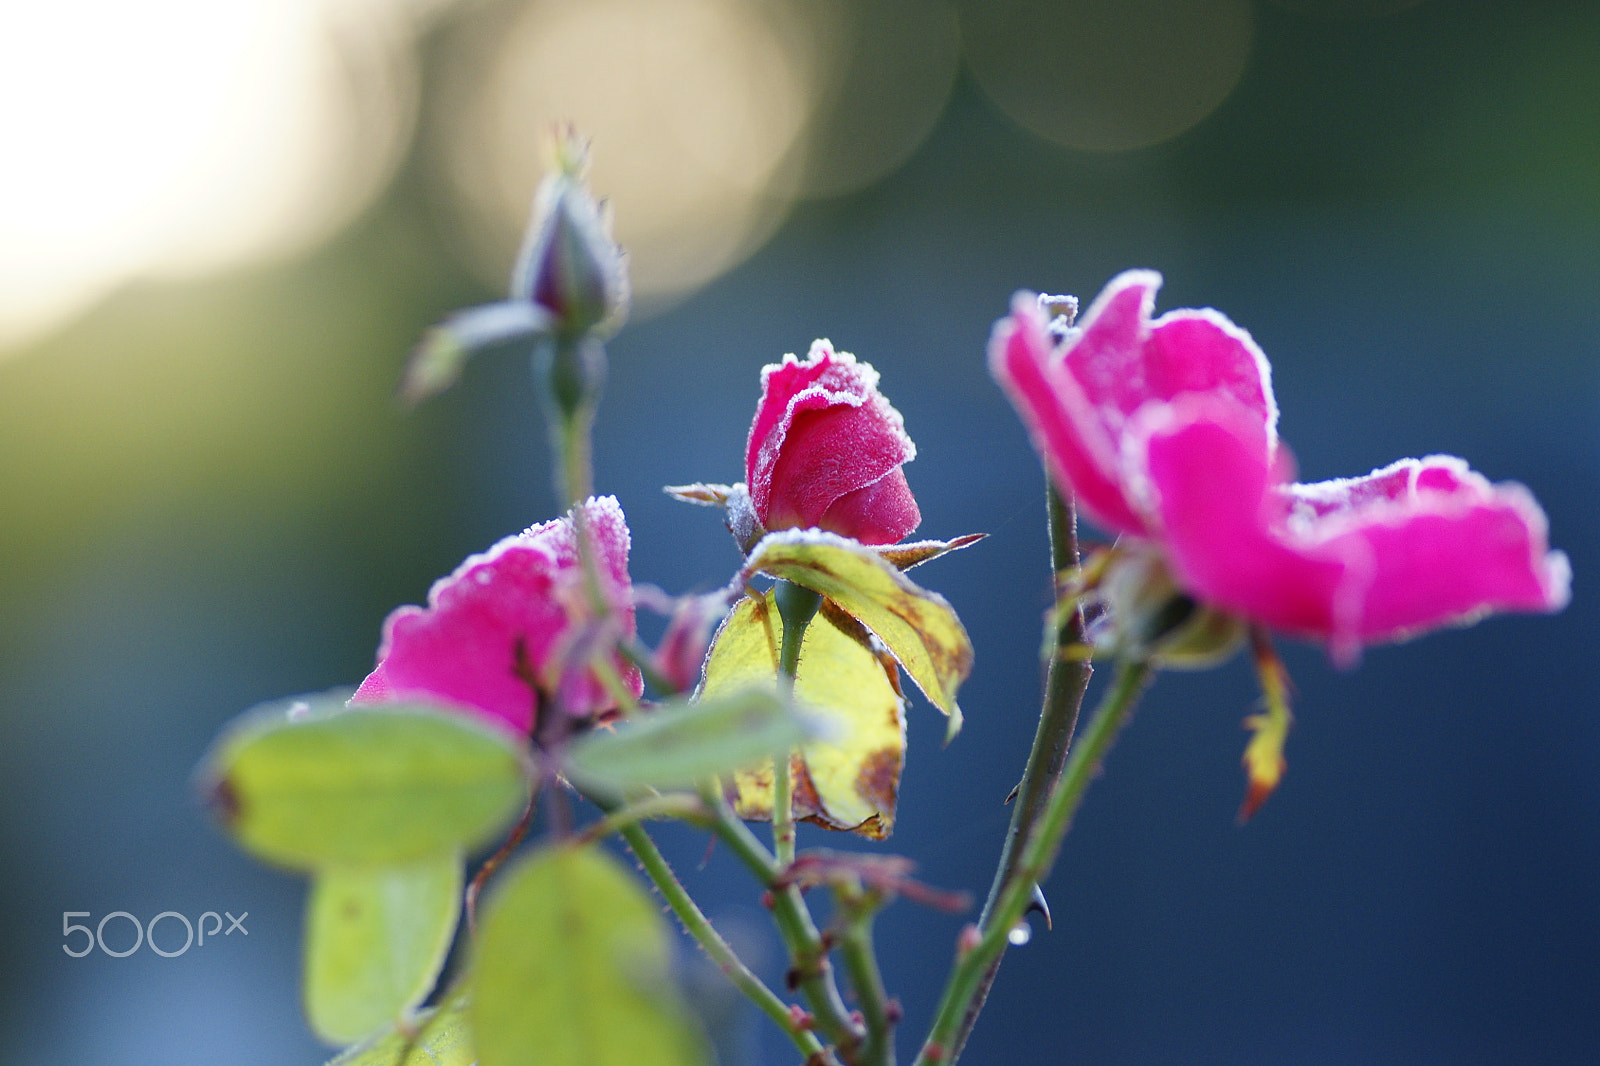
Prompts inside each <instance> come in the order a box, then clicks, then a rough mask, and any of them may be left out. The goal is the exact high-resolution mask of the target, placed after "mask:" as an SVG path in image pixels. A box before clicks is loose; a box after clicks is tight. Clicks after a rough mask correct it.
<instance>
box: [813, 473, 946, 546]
mask: <svg viewBox="0 0 1600 1066" xmlns="http://www.w3.org/2000/svg"><path fill="white" fill-rule="evenodd" d="M921 523H922V512H921V511H920V510H919V509H918V508H917V501H916V498H915V497H913V496H912V495H911V486H910V485H907V484H906V472H905V471H904V470H902V469H901V468H900V467H898V466H897V467H895V468H894V469H893V470H890V471H889V472H888V473H887V474H885V475H883V476H882V477H881V478H879V479H878V480H877V481H874V482H873V483H872V484H870V485H867V486H865V487H863V488H859V489H856V490H855V491H853V492H847V493H845V494H844V495H843V496H840V497H839V498H838V499H836V500H834V501H833V502H832V503H831V504H829V505H828V509H827V510H826V511H824V512H823V513H822V516H821V517H820V518H818V519H817V520H816V521H815V522H809V523H805V524H806V525H815V526H818V527H819V528H822V529H832V530H840V529H848V530H851V531H852V532H851V536H853V537H854V538H855V539H856V540H859V541H860V542H861V543H863V544H893V543H894V542H895V541H897V540H900V539H902V538H904V537H905V536H907V535H908V534H909V533H910V532H911V531H912V530H913V529H916V528H917V526H919V525H920V524H921ZM796 524H799V523H796Z"/></svg>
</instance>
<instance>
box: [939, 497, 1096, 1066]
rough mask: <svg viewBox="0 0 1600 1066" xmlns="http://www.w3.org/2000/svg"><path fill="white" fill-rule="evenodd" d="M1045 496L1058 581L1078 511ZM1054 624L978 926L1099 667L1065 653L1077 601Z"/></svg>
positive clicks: (974, 1009) (957, 1045)
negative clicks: (1034, 723)
mask: <svg viewBox="0 0 1600 1066" xmlns="http://www.w3.org/2000/svg"><path fill="white" fill-rule="evenodd" d="M1046 500H1047V507H1048V514H1049V523H1050V569H1051V571H1052V572H1053V573H1054V574H1055V575H1056V579H1057V580H1059V579H1060V575H1061V574H1063V573H1066V572H1067V571H1069V570H1072V569H1073V568H1074V567H1076V566H1077V565H1078V562H1079V558H1078V516H1077V510H1076V508H1075V507H1074V506H1073V502H1072V500H1071V498H1070V497H1066V496H1063V495H1062V494H1061V492H1060V491H1059V490H1058V489H1057V488H1056V486H1055V485H1054V484H1050V485H1049V486H1048V488H1047V493H1046ZM1051 624H1052V627H1053V631H1052V632H1051V634H1050V639H1049V640H1047V641H1046V643H1045V647H1046V653H1047V654H1048V655H1049V664H1048V667H1047V668H1046V673H1045V688H1044V701H1043V703H1042V705H1041V707H1040V710H1039V725H1038V728H1037V729H1036V730H1035V731H1034V734H1033V747H1032V749H1030V750H1029V752H1028V763H1027V767H1026V769H1024V770H1023V772H1022V780H1021V782H1020V783H1019V784H1018V785H1017V794H1016V799H1015V800H1014V801H1013V802H1014V804H1015V806H1014V807H1013V808H1012V811H1011V826H1010V828H1009V829H1008V830H1007V831H1006V840H1005V845H1004V846H1003V847H1002V849H1001V851H1000V862H999V864H998V865H997V866H996V867H995V872H994V882H993V883H992V884H991V885H990V886H989V898H988V899H987V900H985V901H984V904H983V913H982V916H981V917H979V919H978V928H979V929H988V928H989V926H990V921H989V919H990V916H991V915H992V914H993V913H994V908H995V904H996V903H997V902H998V901H999V899H1000V895H1001V893H1002V892H1003V891H1004V890H1005V888H1006V886H1007V885H1008V884H1009V883H1010V882H1011V881H1012V880H1014V879H1015V878H1016V872H1017V862H1018V860H1019V858H1020V857H1021V854H1022V845H1023V843H1024V842H1025V841H1027V839H1028V837H1029V834H1030V833H1032V831H1033V827H1034V826H1035V825H1037V824H1038V822H1039V819H1040V817H1041V816H1042V815H1043V814H1044V810H1045V804H1046V803H1047V802H1048V800H1049V798H1050V793H1051V791H1052V790H1053V789H1054V788H1055V786H1056V783H1057V782H1058V781H1060V780H1061V772H1062V768H1063V767H1064V766H1065V765H1066V762H1067V751H1068V749H1069V748H1070V746H1071V744H1072V735H1073V733H1074V732H1075V731H1076V730H1077V728H1078V714H1079V709H1080V708H1081V707H1082V706H1083V695H1084V692H1085V691H1086V690H1087V689H1088V687H1089V677H1090V675H1091V674H1093V673H1094V667H1093V666H1091V665H1090V664H1089V663H1088V662H1087V661H1086V660H1082V659H1072V658H1069V657H1067V656H1064V655H1062V654H1061V652H1062V649H1064V648H1068V647H1072V646H1075V645H1082V644H1083V643H1084V634H1083V627H1084V620H1083V609H1082V608H1081V607H1080V606H1078V605H1077V604H1073V605H1072V608H1071V609H1070V610H1068V611H1065V612H1063V611H1061V610H1060V609H1059V608H1058V609H1057V611H1056V613H1055V614H1054V615H1052V622H1051ZM1029 891H1030V892H1031V891H1032V886H1029ZM1005 945H1006V942H1002V944H1001V948H1000V954H999V955H997V956H996V957H995V959H994V962H993V963H992V964H991V965H990V967H989V969H988V970H987V971H985V973H984V974H983V979H982V981H981V982H980V983H979V987H978V991H977V993H976V994H975V995H974V996H973V998H972V1001H971V1003H970V1005H969V1007H968V1009H967V1014H966V1016H965V1017H963V1018H962V1021H961V1025H960V1026H959V1027H958V1029H957V1031H956V1034H955V1036H954V1037H953V1040H952V1043H951V1045H950V1048H949V1052H950V1061H954V1060H955V1058H956V1057H957V1056H959V1055H960V1054H961V1049H962V1048H963V1047H964V1046H965V1045H966V1042H967V1036H968V1035H969V1034H970V1033H971V1032H972V1027H973V1025H974V1024H976V1022H977V1020H978V1013H979V1012H980V1011H981V1010H983V1005H984V1002H985V1001H986V1000H987V999H988V996H989V988H990V986H991V985H993V984H994V978H995V974H996V973H998V972H999V969H1000V962H1001V960H1002V959H1003V958H1004V955H1005Z"/></svg>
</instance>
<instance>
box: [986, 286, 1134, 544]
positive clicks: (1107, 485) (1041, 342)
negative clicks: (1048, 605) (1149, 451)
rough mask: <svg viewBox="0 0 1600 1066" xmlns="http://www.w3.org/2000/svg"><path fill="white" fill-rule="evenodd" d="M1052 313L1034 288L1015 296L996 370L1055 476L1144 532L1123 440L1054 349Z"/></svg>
mask: <svg viewBox="0 0 1600 1066" xmlns="http://www.w3.org/2000/svg"><path fill="white" fill-rule="evenodd" d="M1053 347H1054V346H1053V345H1052V343H1051V341H1050V336H1049V333H1048V332H1047V330H1046V323H1045V319H1044V314H1043V312H1041V311H1040V310H1039V307H1038V303H1037V302H1036V300H1035V299H1034V297H1033V296H1032V294H1030V293H1018V294H1017V295H1016V297H1015V298H1013V299H1012V301H1011V317H1010V318H1006V319H1002V320H1001V321H1000V322H998V323H997V324H996V325H995V330H994V335H993V337H992V338H991V339H990V341H989V370H990V373H992V374H993V375H994V377H995V380H997V381H999V383H1000V385H1001V387H1002V388H1003V389H1005V391H1006V393H1007V395H1009V396H1010V397H1011V402H1012V404H1013V405H1014V406H1015V407H1016V409H1017V411H1018V413H1019V414H1021V416H1022V422H1023V424H1024V425H1025V426H1027V427H1028V434H1029V436H1031V437H1032V438H1033V445H1034V447H1035V448H1037V449H1038V451H1039V454H1040V455H1042V456H1043V457H1044V461H1045V466H1046V467H1047V468H1048V469H1049V471H1050V476H1051V477H1052V478H1054V479H1055V481H1056V483H1057V484H1058V485H1060V486H1062V487H1063V489H1066V488H1070V489H1071V490H1072V492H1073V494H1074V495H1075V496H1076V499H1077V503H1078V506H1079V508H1081V509H1082V510H1083V511H1084V512H1085V513H1086V514H1087V515H1088V516H1089V517H1090V518H1092V519H1093V520H1094V521H1095V522H1096V523H1097V524H1098V525H1100V526H1102V527H1104V528H1105V529H1107V530H1110V531H1112V532H1117V533H1143V532H1145V531H1146V529H1145V521H1144V519H1143V518H1141V517H1140V516H1139V515H1138V513H1137V512H1135V511H1134V510H1133V508H1132V506H1131V505H1130V504H1129V503H1128V500H1127V497H1126V496H1124V495H1123V492H1122V486H1121V483H1120V470H1119V468H1118V463H1117V442H1116V439H1115V438H1114V437H1112V436H1111V435H1110V434H1109V433H1107V432H1106V429H1105V426H1104V424H1103V423H1102V422H1101V420H1100V419H1099V418H1098V417H1097V416H1096V415H1095V412H1094V409H1093V407H1092V405H1091V404H1090V403H1089V399H1088V397H1087V396H1085V395H1084V393H1083V390H1082V388H1081V387H1080V386H1079V385H1078V383H1077V381H1076V379H1074V378H1073V376H1072V375H1071V374H1070V373H1068V372H1067V371H1066V369H1065V367H1064V364H1063V363H1062V361H1061V359H1060V358H1059V357H1058V355H1057V354H1056V353H1055V352H1054V350H1053Z"/></svg>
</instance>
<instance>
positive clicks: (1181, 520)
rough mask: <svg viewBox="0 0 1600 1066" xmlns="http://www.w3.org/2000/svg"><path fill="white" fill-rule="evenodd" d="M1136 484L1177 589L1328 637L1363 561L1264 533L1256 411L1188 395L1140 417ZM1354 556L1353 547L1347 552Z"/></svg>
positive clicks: (1269, 508)
mask: <svg viewBox="0 0 1600 1066" xmlns="http://www.w3.org/2000/svg"><path fill="white" fill-rule="evenodd" d="M1138 423H1139V426H1138V428H1139V430H1140V431H1141V432H1142V434H1143V435H1144V440H1143V456H1142V463H1140V464H1139V465H1140V466H1141V467H1142V471H1141V472H1142V475H1143V477H1144V478H1145V479H1147V480H1146V481H1145V482H1143V483H1142V484H1141V486H1140V488H1141V491H1142V493H1143V494H1144V495H1145V496H1146V497H1147V498H1148V499H1149V506H1150V507H1151V509H1152V511H1153V512H1154V513H1155V514H1156V515H1158V516H1159V520H1160V527H1161V532H1160V534H1159V537H1160V539H1161V541H1162V543H1163V544H1164V546H1165V548H1166V551H1167V559H1168V562H1169V563H1170V564H1171V567H1172V571H1173V574H1174V576H1175V577H1176V578H1177V579H1178V583H1179V584H1180V585H1181V586H1182V587H1183V588H1184V589H1185V590H1186V591H1187V592H1188V593H1189V594H1190V595H1192V596H1194V597H1195V598H1196V599H1198V600H1201V601H1203V602H1205V603H1209V604H1213V605H1215V606H1217V607H1221V608H1222V609H1224V610H1227V611H1232V612H1233V613H1235V614H1238V615H1240V616H1242V617H1245V618H1248V619H1250V620H1251V621H1254V622H1260V623H1264V624H1266V625H1268V626H1271V627H1272V628H1274V629H1280V630H1283V631H1285V632H1289V633H1294V634H1298V635H1301V636H1310V637H1327V636H1329V635H1331V634H1332V633H1333V632H1334V630H1335V628H1336V622H1335V619H1336V616H1337V615H1338V614H1339V613H1340V612H1341V611H1346V612H1348V611H1352V610H1354V609H1355V608H1354V605H1346V604H1345V603H1344V602H1343V601H1342V599H1341V593H1342V592H1343V591H1344V590H1345V588H1346V585H1347V581H1348V579H1349V578H1350V577H1351V575H1352V572H1354V573H1356V574H1359V573H1360V571H1361V570H1362V565H1361V564H1362V562H1363V560H1362V559H1361V558H1360V557H1351V556H1350V555H1348V554H1344V553H1341V552H1340V551H1339V550H1337V549H1333V548H1327V547H1322V548H1317V547H1309V546H1304V545H1300V544H1298V543H1287V542H1286V541H1285V539H1284V538H1283V537H1282V536H1281V535H1274V532H1273V531H1272V530H1271V529H1270V523H1271V521H1272V518H1273V513H1274V509H1275V508H1276V507H1277V506H1278V504H1277V501H1278V496H1277V494H1276V493H1275V492H1273V491H1272V490H1273V488H1274V487H1275V485H1276V482H1277V478H1276V476H1275V472H1274V469H1273V462H1272V460H1270V459H1269V458H1268V456H1267V448H1266V441H1265V438H1264V434H1263V429H1262V426H1261V424H1260V422H1259V420H1258V419H1257V418H1256V417H1255V413H1254V412H1252V411H1250V410H1248V409H1246V408H1241V407H1239V406H1237V405H1235V404H1234V403H1232V402H1231V401H1229V400H1225V399H1221V398H1217V397H1208V396H1190V397H1185V398H1184V399H1182V400H1180V401H1178V402H1176V403H1172V404H1160V403H1157V404H1152V405H1150V407H1149V408H1147V409H1146V410H1144V411H1142V412H1140V416H1139V419H1138ZM1355 547H1356V548H1359V547H1360V546H1359V545H1357V546H1355Z"/></svg>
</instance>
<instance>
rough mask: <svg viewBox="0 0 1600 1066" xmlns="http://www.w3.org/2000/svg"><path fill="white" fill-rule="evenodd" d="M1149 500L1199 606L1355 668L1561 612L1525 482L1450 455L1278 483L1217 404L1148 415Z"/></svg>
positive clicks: (1197, 401)
mask: <svg viewBox="0 0 1600 1066" xmlns="http://www.w3.org/2000/svg"><path fill="white" fill-rule="evenodd" d="M1137 422H1138V426H1139V429H1140V431H1141V432H1142V433H1143V434H1145V437H1144V442H1143V449H1142V451H1143V455H1142V461H1141V464H1140V465H1141V466H1142V473H1143V476H1144V477H1145V478H1146V479H1147V480H1146V481H1144V482H1143V483H1142V486H1141V488H1142V490H1143V491H1144V492H1145V493H1146V494H1147V496H1148V497H1149V498H1150V499H1151V505H1152V507H1153V509H1154V510H1155V512H1156V513H1158V514H1159V516H1160V520H1161V534H1160V537H1161V540H1162V542H1163V544H1164V545H1165V548H1166V551H1167V555H1168V559H1169V562H1170V563H1171V565H1172V568H1173V572H1174V573H1175V574H1176V575H1177V577H1178V580H1179V583H1180V584H1181V585H1183V587H1184V588H1185V589H1186V590H1188V591H1189V592H1190V593H1191V595H1194V596H1195V597H1196V598H1198V599H1201V600H1204V601H1205V602H1208V603H1211V604H1215V605H1216V606H1219V607H1222V608H1223V609H1225V610H1229V611H1232V612H1234V613H1237V614H1239V615H1241V616H1243V617H1246V618H1249V619H1250V620H1252V621H1255V622H1259V623H1264V624H1266V625H1269V626H1272V627H1273V628H1276V629H1281V630H1284V631H1286V632H1289V633H1292V634H1297V635H1300V636H1307V637H1313V638H1317V639H1320V640H1323V641H1325V642H1326V643H1327V644H1328V646H1329V649H1330V651H1331V653H1332V654H1333V656H1334V658H1335V659H1336V660H1338V661H1341V662H1345V663H1348V662H1350V661H1352V660H1353V659H1354V657H1355V655H1356V654H1357V652H1358V651H1359V649H1360V648H1361V647H1362V646H1363V645H1366V644H1373V643H1378V642H1382V641H1390V640H1400V639H1405V638H1407V637H1410V636H1413V635H1416V634H1418V633H1421V632H1423V631H1426V630H1429V629H1434V628H1437V627H1439V626H1443V625H1449V624H1453V623H1460V622H1465V621H1471V620H1474V619H1476V618H1478V617H1481V616H1482V615H1484V614H1487V613H1489V612H1492V611H1497V610H1522V611H1555V610H1559V609H1560V608H1561V607H1562V606H1564V605H1565V604H1566V601H1567V597H1568V580H1569V570H1568V566H1567V561H1566V557H1565V556H1563V555H1561V554H1560V553H1559V552H1550V551H1549V550H1548V547H1547V543H1546V538H1545V518H1544V514H1543V512H1542V511H1540V510H1539V507H1538V505H1537V504H1536V503H1535V502H1534V501H1533V498H1532V496H1530V495H1529V494H1528V492H1527V490H1525V489H1523V488H1522V487H1521V486H1519V485H1511V484H1505V485H1491V484H1490V483H1489V482H1488V481H1487V480H1486V479H1484V478H1483V477H1482V476H1481V475H1479V474H1476V473H1474V472H1473V471H1471V470H1470V469H1468V467H1467V465H1466V463H1465V462H1463V461H1462V460H1460V459H1455V458H1452V457H1448V456H1436V457H1433V458H1430V459H1426V460H1420V461H1419V460H1415V459H1407V460H1402V461H1400V462H1398V463H1395V464H1392V465H1391V466H1388V467H1385V468H1384V469H1382V470H1377V471H1374V472H1373V473H1372V474H1370V475H1368V476H1366V477H1364V478H1351V479H1345V480H1340V481H1332V482H1322V483H1319V484H1313V485H1284V484H1281V478H1280V476H1279V472H1278V471H1277V470H1276V469H1275V467H1274V464H1273V463H1272V462H1271V461H1270V460H1268V459H1267V457H1266V449H1265V448H1264V447H1263V441H1262V439H1261V431H1260V429H1259V428H1258V424H1257V423H1256V422H1255V420H1254V418H1253V417H1252V415H1251V414H1249V413H1247V412H1245V411H1242V410H1241V409H1240V408H1239V407H1238V406H1237V405H1233V404H1231V403H1229V402H1227V401H1223V400H1219V399H1216V398H1206V399H1201V398H1197V397H1193V396H1190V397H1185V398H1183V399H1180V400H1179V401H1178V402H1176V403H1173V404H1158V405H1152V406H1151V407H1150V408H1148V409H1147V410H1145V411H1143V412H1141V413H1140V415H1139V417H1138V420H1137Z"/></svg>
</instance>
